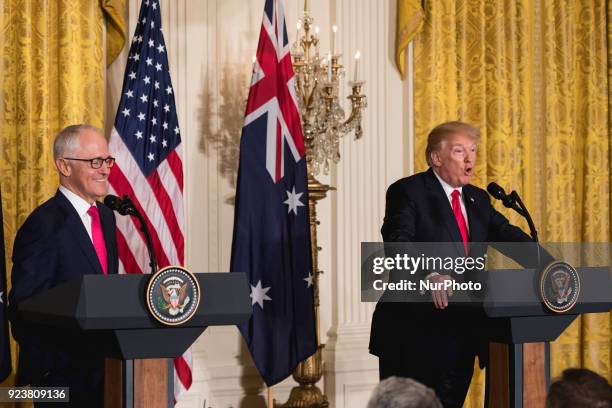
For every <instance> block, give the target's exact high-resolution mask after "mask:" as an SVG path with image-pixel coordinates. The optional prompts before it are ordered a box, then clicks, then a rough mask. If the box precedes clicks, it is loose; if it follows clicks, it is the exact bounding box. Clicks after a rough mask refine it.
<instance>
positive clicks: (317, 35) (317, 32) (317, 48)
mask: <svg viewBox="0 0 612 408" xmlns="http://www.w3.org/2000/svg"><path fill="white" fill-rule="evenodd" d="M319 31H320V30H319V26H316V27H315V38H316V39H317V40H316V45H315V52H316V54H317V57H318V56H319Z"/></svg>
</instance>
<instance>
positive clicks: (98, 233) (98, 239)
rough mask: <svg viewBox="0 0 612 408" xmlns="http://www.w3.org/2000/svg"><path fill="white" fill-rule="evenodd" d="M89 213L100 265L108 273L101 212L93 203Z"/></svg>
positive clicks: (92, 235)
mask: <svg viewBox="0 0 612 408" xmlns="http://www.w3.org/2000/svg"><path fill="white" fill-rule="evenodd" d="M87 214H89V216H90V217H91V238H92V240H93V246H94V249H95V250H96V254H97V255H98V260H99V261H100V266H102V271H103V272H104V274H105V275H106V274H108V270H107V265H106V244H105V243H104V234H103V233H102V224H101V223H100V214H99V213H98V207H96V205H95V204H94V205H92V206H91V207H89V210H87Z"/></svg>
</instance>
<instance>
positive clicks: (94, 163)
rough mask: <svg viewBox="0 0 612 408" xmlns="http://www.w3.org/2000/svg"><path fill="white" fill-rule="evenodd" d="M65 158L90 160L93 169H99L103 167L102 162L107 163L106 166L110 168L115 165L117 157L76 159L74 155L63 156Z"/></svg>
mask: <svg viewBox="0 0 612 408" xmlns="http://www.w3.org/2000/svg"><path fill="white" fill-rule="evenodd" d="M63 159H64V160H76V161H82V162H89V165H90V166H91V168H92V169H99V168H100V167H102V163H106V167H108V168H109V169H110V168H111V167H113V166H114V165H115V158H114V157H111V156H108V157H106V158H103V157H96V158H95V159H75V158H72V157H63Z"/></svg>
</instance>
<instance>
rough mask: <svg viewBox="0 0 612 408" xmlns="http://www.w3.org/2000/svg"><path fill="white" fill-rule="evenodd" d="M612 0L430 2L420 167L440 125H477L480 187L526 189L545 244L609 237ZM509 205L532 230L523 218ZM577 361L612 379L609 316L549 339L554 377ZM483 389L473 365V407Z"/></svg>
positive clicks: (418, 105)
mask: <svg viewBox="0 0 612 408" xmlns="http://www.w3.org/2000/svg"><path fill="white" fill-rule="evenodd" d="M606 4H607V2H606V1H605V0H584V1H580V2H567V1H560V0H542V1H531V0H503V1H481V0H436V1H426V2H425V5H426V6H425V7H426V9H425V24H424V27H423V29H422V31H421V32H420V33H419V34H418V35H417V36H416V37H415V57H414V100H415V114H414V117H415V134H416V138H415V152H416V153H415V169H416V170H417V171H421V170H423V169H425V168H426V163H425V159H424V155H423V153H422V152H424V151H425V144H426V138H427V134H428V132H429V130H431V128H432V127H434V126H435V125H436V124H439V123H441V122H444V121H448V120H463V121H466V122H470V123H473V124H475V125H477V126H478V127H479V128H480V129H481V132H482V140H481V145H480V147H479V152H478V156H479V157H478V162H477V166H476V175H475V178H474V183H475V184H476V185H479V186H484V185H486V183H488V182H489V181H493V180H494V181H497V182H499V183H500V184H501V185H504V186H507V187H508V188H509V189H515V190H517V191H519V192H521V194H522V196H523V197H525V204H526V205H527V206H528V208H530V209H531V211H532V213H533V216H534V220H535V222H536V225H537V226H538V227H539V231H540V237H541V239H542V241H543V242H547V241H548V242H609V241H610V238H611V224H610V218H611V211H612V206H611V196H610V184H611V182H612V179H611V177H610V163H611V157H612V156H611V154H612V150H611V149H610V145H611V138H612V136H611V135H610V122H609V121H610V120H611V119H609V118H610V98H611V91H610V89H611V88H610V84H609V78H610V77H609V75H610V74H609V72H610V71H609V70H610V67H609V66H608V64H609V62H608V61H610V59H609V58H610V55H612V53H611V51H610V50H609V49H608V48H607V47H608V45H607V44H612V41H610V42H608V43H607V42H606V41H607V38H610V36H611V35H612V34H611V31H612V30H611V28H610V22H611V21H612V18H611V14H612V11H611V10H612V6H610V5H609V4H608V5H607V6H606ZM606 7H607V10H606ZM606 14H607V15H608V18H607V21H606ZM501 211H502V212H503V213H504V214H506V215H508V216H509V218H510V219H511V220H512V221H513V222H515V223H517V224H518V225H520V226H521V227H523V228H526V223H524V222H523V221H522V220H520V219H519V217H518V215H516V214H512V213H510V212H508V211H505V210H501ZM576 366H582V367H587V368H590V369H592V370H594V371H596V372H598V373H600V374H602V375H603V376H605V377H606V378H608V379H611V380H612V370H611V366H610V314H608V313H606V314H597V315H586V316H583V317H581V318H580V319H578V320H577V321H576V322H575V323H574V324H572V325H571V326H570V327H569V328H568V329H567V330H566V331H565V332H564V333H563V335H562V336H561V337H560V338H559V339H558V340H557V341H555V342H554V343H553V344H552V345H551V371H552V372H551V374H552V376H553V377H554V376H557V375H559V374H560V373H561V371H562V370H563V369H565V368H567V367H576ZM483 390H484V375H483V373H482V372H480V371H478V370H477V372H476V373H475V376H474V380H473V382H472V388H471V390H470V394H469V396H468V400H467V401H466V404H465V406H466V407H471V406H474V407H477V406H482V393H483Z"/></svg>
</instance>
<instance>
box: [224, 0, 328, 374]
mask: <svg viewBox="0 0 612 408" xmlns="http://www.w3.org/2000/svg"><path fill="white" fill-rule="evenodd" d="M307 184H308V183H307V170H306V151H305V145H304V136H303V134H302V127H301V124H300V116H299V112H298V108H297V99H296V94H295V85H294V76H293V68H292V66H291V55H290V53H289V41H288V38H287V28H286V26H285V13H284V3H283V1H282V0H266V3H265V8H264V15H263V24H262V28H261V32H260V36H259V45H258V47H257V56H256V61H255V63H254V67H253V76H252V80H251V88H250V91H249V98H248V101H247V108H246V118H245V123H244V127H243V128H242V137H241V141H240V165H239V171H238V183H237V190H236V208H235V217H234V237H233V243H232V259H231V266H230V270H231V271H235V272H247V274H248V279H249V281H250V288H251V304H252V306H253V315H252V316H251V319H250V320H249V321H248V322H247V323H245V324H243V325H241V326H240V331H241V332H242V335H243V337H244V339H245V341H246V343H247V345H248V347H249V350H250V351H251V354H252V356H253V360H254V361H255V365H256V366H257V369H258V370H259V373H260V374H261V376H262V377H263V379H264V381H265V383H266V384H267V385H268V386H271V385H274V384H276V383H278V382H280V381H282V380H284V379H285V378H287V377H288V376H289V375H290V374H291V372H292V371H293V370H294V369H295V367H296V366H297V364H298V363H299V362H300V361H302V360H304V359H306V358H307V357H309V356H310V355H312V354H313V353H314V352H315V351H316V348H317V343H316V336H315V321H314V307H313V288H312V283H313V274H312V259H311V249H310V225H309V218H308V186H307Z"/></svg>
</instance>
